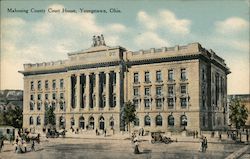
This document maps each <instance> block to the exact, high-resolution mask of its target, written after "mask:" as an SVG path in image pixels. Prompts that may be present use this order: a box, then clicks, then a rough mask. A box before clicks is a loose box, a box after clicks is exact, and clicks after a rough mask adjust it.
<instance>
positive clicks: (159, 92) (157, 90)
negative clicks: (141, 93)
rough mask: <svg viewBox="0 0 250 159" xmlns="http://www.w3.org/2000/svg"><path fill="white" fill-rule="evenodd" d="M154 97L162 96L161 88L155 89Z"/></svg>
mask: <svg viewBox="0 0 250 159" xmlns="http://www.w3.org/2000/svg"><path fill="white" fill-rule="evenodd" d="M156 95H158V96H161V95H162V87H156Z"/></svg>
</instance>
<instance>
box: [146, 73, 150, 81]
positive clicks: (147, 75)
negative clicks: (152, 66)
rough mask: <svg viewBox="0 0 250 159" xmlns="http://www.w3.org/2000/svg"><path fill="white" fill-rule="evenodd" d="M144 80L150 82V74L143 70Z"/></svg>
mask: <svg viewBox="0 0 250 159" xmlns="http://www.w3.org/2000/svg"><path fill="white" fill-rule="evenodd" d="M145 82H146V83H150V74H149V72H145Z"/></svg>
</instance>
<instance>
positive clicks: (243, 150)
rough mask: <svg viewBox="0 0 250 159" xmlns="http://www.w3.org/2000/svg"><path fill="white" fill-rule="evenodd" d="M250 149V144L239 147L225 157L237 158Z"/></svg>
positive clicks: (228, 158)
mask: <svg viewBox="0 0 250 159" xmlns="http://www.w3.org/2000/svg"><path fill="white" fill-rule="evenodd" d="M247 150H248V145H246V146H245V147H243V148H241V149H239V150H238V151H235V152H233V153H232V154H230V155H229V156H227V157H226V158H225V159H235V158H238V157H240V156H241V155H242V154H243V153H244V152H246V151H247Z"/></svg>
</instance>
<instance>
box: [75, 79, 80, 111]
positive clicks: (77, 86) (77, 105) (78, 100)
mask: <svg viewBox="0 0 250 159" xmlns="http://www.w3.org/2000/svg"><path fill="white" fill-rule="evenodd" d="M80 95H81V92H80V74H77V75H76V111H79V110H80Z"/></svg>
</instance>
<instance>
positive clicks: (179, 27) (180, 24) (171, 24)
mask: <svg viewBox="0 0 250 159" xmlns="http://www.w3.org/2000/svg"><path fill="white" fill-rule="evenodd" d="M160 17H161V19H162V20H161V21H160V23H162V24H163V26H165V27H167V28H169V30H170V31H172V32H174V33H179V34H184V35H185V34H188V33H190V25H191V21H190V20H187V19H177V18H176V16H175V14H174V13H173V12H171V11H168V10H164V11H161V12H160Z"/></svg>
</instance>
